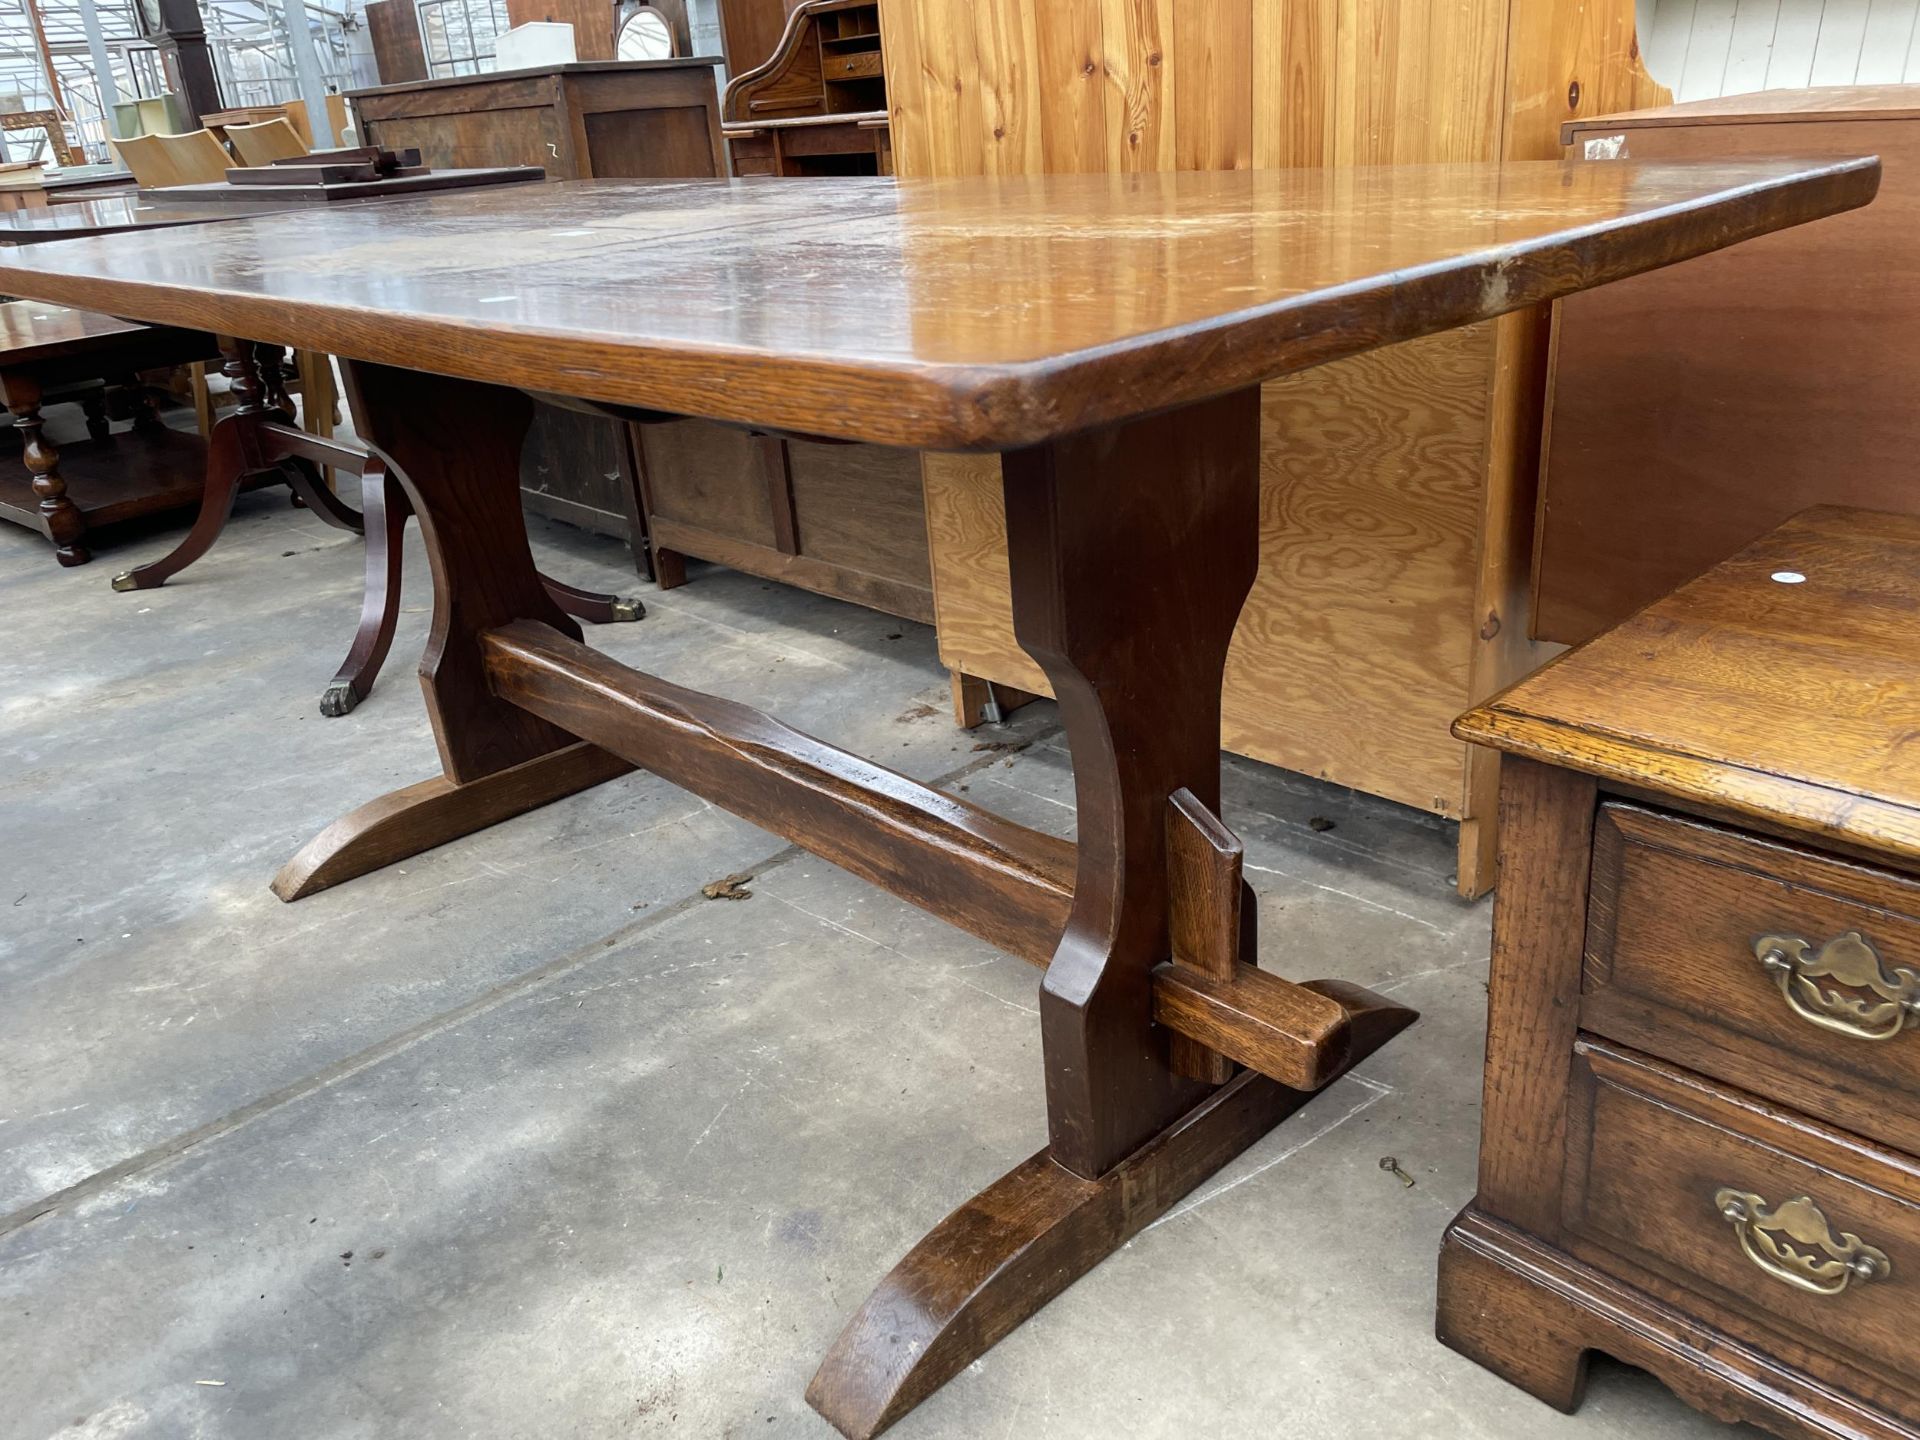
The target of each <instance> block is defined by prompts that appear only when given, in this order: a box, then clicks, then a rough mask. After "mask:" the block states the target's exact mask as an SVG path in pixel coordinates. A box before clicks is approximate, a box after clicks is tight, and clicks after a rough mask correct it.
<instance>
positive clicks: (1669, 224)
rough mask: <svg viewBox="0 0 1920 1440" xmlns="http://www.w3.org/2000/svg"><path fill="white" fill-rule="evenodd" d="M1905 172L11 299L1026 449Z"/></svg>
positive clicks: (400, 213) (297, 221) (745, 218)
mask: <svg viewBox="0 0 1920 1440" xmlns="http://www.w3.org/2000/svg"><path fill="white" fill-rule="evenodd" d="M1878 178H1879V176H1878V168H1877V165H1876V164H1875V163H1874V162H1871V161H1854V162H1829V163H1823V164H1819V165H1804V164H1799V163H1795V162H1785V161H1770V162H1753V163H1747V164H1740V165H1725V166H1711V167H1699V166H1695V167H1684V168H1675V167H1657V166H1642V165H1634V164H1623V165H1618V166H1592V167H1580V166H1573V167H1563V166H1561V165H1558V164H1554V163H1527V164H1517V165H1505V166H1491V165H1472V166H1422V167H1404V168H1402V167H1382V168H1377V169H1362V170H1354V171H1336V172H1318V171H1277V172H1246V171H1233V172H1225V173H1174V174H1154V175H1141V176H1135V177H1105V176H1042V177H1026V178H1020V179H1014V180H1007V181H1002V182H998V183H995V182H991V181H964V180H963V181H951V182H946V181H941V182H912V183H906V184H901V185H899V186H897V187H896V186H895V185H894V184H893V183H892V182H888V181H878V180H821V181H818V182H816V183H814V184H810V185H807V186H804V187H801V186H792V187H788V186H780V185H772V184H764V185H756V184H726V183H715V182H705V183H700V182H694V183H686V184H652V185H646V184H636V183H632V182H621V181H612V182H606V181H603V182H590V183H580V184H573V185H551V186H542V187H526V188H524V189H522V188H521V187H509V188H507V189H504V190H499V191H491V192H483V193H468V194H460V195H454V196H449V197H447V198H444V199H442V198H437V197H436V198H433V199H425V200H416V201H400V202H392V203H388V204H383V205H380V206H365V207H359V206H356V207H353V208H352V209H351V210H348V211H342V212H338V213H331V214H326V215H299V216H277V217H269V218H264V219H262V218H255V219H245V220H238V221H233V222H230V223H226V224H222V225H220V226H218V227H216V228H212V229H207V230H203V231H195V232H192V233H170V232H168V231H165V230H162V231H158V232H155V233H152V234H147V235H143V236H142V237H140V240H139V243H137V244H133V243H126V242H124V241H122V242H117V241H115V240H114V239H113V238H112V237H101V238H95V239H90V240H85V241H77V242H75V243H73V244H69V245H63V246H61V247H60V248H59V249H58V250H57V251H54V252H48V253H47V254H46V255H45V256H44V257H42V256H36V257H34V263H33V264H31V265H28V264H26V263H25V262H24V260H19V259H9V258H8V257H5V256H0V285H4V286H5V287H6V288H9V289H13V290H17V291H18V292H20V293H23V294H26V295H29V296H32V297H34V298H40V299H51V300H57V301H72V302H74V303H79V304H85V305H90V306H93V307H96V308H106V309H111V310H113V311H114V312H115V313H120V314H126V315H129V316H132V317H134V318H137V319H143V320H151V321H162V322H168V323H175V324H184V325H193V326H197V327H199V328H205V329H214V330H221V331H226V332H237V333H244V334H248V335H254V336H261V337H264V338H266V339H269V340H278V341H283V342H285V343H291V344H297V345H301V346H304V347H307V348H313V349H322V350H327V351H330V352H332V353H335V354H340V355H343V356H348V357H353V358H358V359H367V360H374V361H378V362H380V363H385V364H393V365H402V366H430V367H432V368H434V369H437V370H439V371H442V372H444V373H451V374H459V375H463V376H466V377H468V378H482V377H484V378H486V379H488V380H491V381H495V382H505V383H513V384H520V385H526V386H534V387H538V388H541V389H549V390H551V389H560V390H564V391H566V392H570V393H573V394H575V395H579V396H582V397H585V398H589V399H596V400H603V401H609V402H615V403H622V404H630V405H637V406H652V407H658V408H661V409H666V410H671V411H674V412H675V413H690V414H698V415H703V416H706V417H708V418H713V419H721V420H730V421H735V422H740V423H752V424H757V425H760V426H763V427H768V428H782V429H789V430H793V431H797V432H802V433H808V432H812V433H820V434H825V435H831V436H836V437H839V438H847V439H861V440H869V441H874V442H877V443H887V444H899V445H911V446H919V447H924V448H930V449H941V448H948V449H1011V448H1015V447H1018V446H1022V445H1026V444H1032V443H1035V442H1038V441H1040V440H1043V439H1046V438H1048V437H1050V436H1053V435H1057V434H1062V433H1070V432H1072V431H1074V430H1078V429H1083V428H1087V427H1090V426H1094V425H1098V424H1103V423H1110V422H1113V421H1115V420H1117V419H1120V418H1123V417H1125V416H1128V415H1131V414H1137V413H1139V412H1141V411H1142V410H1145V409H1149V408H1152V409H1160V408H1165V407H1167V406H1172V405H1179V404H1184V403H1188V402H1191V401H1194V400H1197V399H1201V398H1204V397H1206V396H1209V395H1214V394H1218V393H1221V392H1223V391H1225V390H1227V389H1230V388H1233V387H1234V386H1237V385H1242V384H1246V383H1249V382H1251V381H1254V380H1258V379H1260V378H1262V377H1264V376H1267V375H1271V374H1276V373H1281V372H1285V371H1289V370H1295V369H1301V368H1305V367H1307V366H1310V365H1315V364H1319V363H1322V362H1324V361H1326V360H1330V359H1334V358H1337V357H1339V356H1342V355H1348V354H1354V353H1358V352H1360V351H1363V350H1367V349H1371V348H1373V347H1374V346H1377V345H1381V344H1387V343H1391V342H1393V341H1397V340H1404V339H1408V338H1412V337H1413V336H1416V335H1421V334H1427V333H1431V332H1433V331H1435V330H1440V329H1445V328H1448V327H1451V326H1455V325H1461V324H1466V323H1469V322H1471V321H1474V320H1479V319H1484V318H1488V317H1490V316H1493V315H1497V314H1502V313H1505V312H1507V311H1509V310H1513V309H1517V308H1520V307H1522V306H1527V305H1533V304H1537V303H1539V302H1541V301H1543V300H1547V299H1551V298H1554V297H1556V296H1558V295H1561V294H1565V293H1569V292H1571V291H1573V290H1577V289H1582V288H1586V287H1587V286H1591V285H1595V284H1600V283H1604V282H1605V281H1607V280H1610V279H1616V278H1620V277H1623V276H1626V275H1630V274H1635V273H1638V272H1640V271H1643V270H1647V269H1651V268H1656V267H1658V266H1660V265H1665V264H1669V263H1672V262H1674V261H1677V260H1681V259H1685V258H1688V257H1690V256H1692V255H1695V254H1700V253H1704V252H1706V251H1709V250H1714V249H1718V248H1721V247H1723V246H1725V245H1727V244H1731V243H1734V242H1736V241H1738V240H1740V239H1742V238H1746V237H1749V236H1752V235H1758V234H1764V233H1767V232H1768V231H1771V230H1775V229H1779V228H1781V227H1783V226H1786V225H1791V224H1796V223H1801V222H1803V221H1806V220H1809V219H1814V218H1817V217H1819V216H1822V215H1826V214H1830V213H1834V212H1837V211H1840V210H1845V209H1849V208H1852V207H1854V206H1857V205H1861V204H1865V203H1866V202H1867V201H1869V200H1870V199H1871V198H1872V196H1873V193H1874V190H1875V188H1876V187H1877V185H1878ZM826 252H830V253H832V254H833V255H834V256H835V257H836V264H835V266H834V267H832V268H831V269H824V268H821V267H818V266H817V265H811V260H812V258H813V257H817V256H818V255H819V254H821V253H826ZM616 257H617V258H618V260H619V262H620V263H619V264H618V265H614V264H610V263H609V262H610V260H611V259H613V258H616ZM809 266H811V268H805V267H809ZM803 268H805V273H808V274H810V275H812V276H814V279H813V280H812V282H811V283H809V284H808V285H806V286H804V287H796V286H795V285H794V283H793V281H794V276H795V274H796V273H801V271H802V270H803ZM1114 275H1126V276H1128V277H1129V282H1130V283H1129V285H1128V287H1127V289H1126V290H1125V291H1124V292H1122V293H1121V295H1120V299H1121V302H1122V303H1120V304H1115V303H1114V302H1115V292H1114V289H1113V287H1112V284H1111V277H1112V276H1114Z"/></svg>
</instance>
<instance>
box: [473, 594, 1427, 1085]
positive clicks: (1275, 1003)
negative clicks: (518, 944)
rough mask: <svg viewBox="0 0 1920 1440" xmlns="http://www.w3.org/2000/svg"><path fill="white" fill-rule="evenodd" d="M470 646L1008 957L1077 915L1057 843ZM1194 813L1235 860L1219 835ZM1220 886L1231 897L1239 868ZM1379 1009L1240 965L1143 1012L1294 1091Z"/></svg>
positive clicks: (640, 753)
mask: <svg viewBox="0 0 1920 1440" xmlns="http://www.w3.org/2000/svg"><path fill="white" fill-rule="evenodd" d="M482 650H483V653H484V655H485V657H486V666H487V678H488V684H489V685H490V687H491V688H492V690H493V693H494V694H495V695H497V696H499V697H500V698H501V699H502V700H505V701H508V702H509V703H511V704H513V705H516V706H518V707H519V708H520V709H522V710H525V711H527V712H529V713H530V714H533V715H538V716H539V717H540V718H541V719H543V720H547V721H550V722H551V723H553V724H555V725H558V726H559V727H560V728H561V729H563V730H566V731H568V732H569V733H571V734H574V735H578V736H579V737H580V738H581V739H583V740H586V741H589V742H591V743H592V744H593V745H595V746H597V747H599V748H600V749H601V750H603V751H606V752H608V753H609V754H612V755H616V756H618V757H620V758H621V759H624V760H628V761H631V762H632V763H634V764H635V765H640V766H644V767H645V768H646V769H648V770H651V771H652V772H653V773H654V774H656V775H659V776H661V777H662V778H663V779H666V780H670V781H672V782H673V783H674V784H676V785H680V786H683V787H685V788H686V789H688V790H691V791H693V792H694V793H695V794H696V795H700V796H703V797H705V798H706V799H708V800H711V801H713V803H714V804H716V805H719V806H722V807H723V808H725V809H727V810H730V811H732V812H733V813H734V814H736V815H739V816H741V817H742V818H743V819H747V820H751V821H752V822H753V823H754V824H756V825H760V826H763V827H765V828H766V829H768V830H771V831H772V832H773V833H774V834H776V835H780V836H783V837H784V838H786V839H788V840H791V841H793V842H794V843H795V844H797V845H800V846H802V847H803V848H805V849H807V850H809V851H811V852H812V853H813V854H815V855H818V856H820V857H821V858H822V859H824V860H829V861H832V862H833V863H834V864H836V865H839V866H840V867H841V868H843V869H845V870H848V871H850V872H852V873H853V874H855V875H858V876H860V877H861V878H862V879H865V880H869V881H872V882H873V883H874V884H876V885H878V886H880V887H881V888H882V889H885V890H889V891H891V892H892V893H893V894H895V895H898V896H899V897H900V898H901V899H903V900H909V901H912V902H913V903H914V904H916V905H919V906H921V907H922V908H924V909H927V910H930V911H932V912H933V913H934V914H936V915H939V916H941V917H942V918H943V919H946V920H950V921H952V922H953V923H954V924H956V925H958V926H960V927H961V928H962V929H964V930H967V931H969V932H971V933H972V934H975V935H978V936H979V937H980V938H981V939H983V940H985V941H987V942H988V943H989V944H991V945H995V946H997V947H999V948H1000V949H1002V950H1005V951H1007V952H1008V953H1009V954H1013V955H1018V956H1019V957H1020V958H1022V959H1024V960H1028V961H1030V962H1032V963H1033V964H1036V965H1045V964H1047V963H1048V962H1049V961H1050V960H1051V959H1052V958H1053V951H1054V948H1055V946H1056V944H1057V942H1058V940H1059V937H1060V933H1061V931H1062V930H1063V929H1064V928H1065V926H1066V921H1067V911H1068V910H1069V908H1070V907H1071V905H1072V903H1073V870H1074V859H1075V856H1074V847H1073V845H1072V844H1071V843H1070V842H1068V841H1065V840H1060V839H1057V838H1055V837H1053V836H1051V835H1043V834H1041V833H1040V832H1039V831H1037V830H1029V829H1027V828H1026V827H1025V826H1023V825H1016V824H1014V823H1013V822H1012V821H1010V820H1005V819H1002V818H1001V817H1000V816H998V815H995V814H994V813H993V812H992V811H990V810H984V809H982V808H981V807H980V806H978V805H972V804H969V803H968V802H966V801H964V800H960V799H956V798H955V797H953V796H951V795H947V794H943V793H942V792H941V791H938V790H934V789H932V788H930V787H928V786H925V785H922V784H920V783H919V782H918V781H916V780H909V779H908V778H907V777H906V776H904V775H900V774H897V773H895V772H894V771H891V770H887V769H883V768H882V767H880V766H878V765H875V764H873V763H872V762H870V761H867V760H863V759H861V758H860V757H859V756H857V755H851V754H849V753H847V752H846V751H844V750H839V749H836V748H835V747H834V746H831V745H828V744H826V743H825V742H824V741H821V740H816V739H814V738H813V737H812V736H810V735H803V734H802V733H800V732H799V731H798V730H795V729H793V728H792V727H790V726H788V725H786V724H784V723H782V722H781V721H779V720H776V719H774V718H773V717H772V716H770V715H766V714H763V713H762V712H760V711H758V710H755V709H753V708H752V707H750V706H747V705H741V704H739V703H737V702H735V701H732V700H723V699H721V698H719V697H718V696H713V695H703V694H701V693H700V692H699V691H697V690H688V689H686V688H684V687H682V686H679V685H675V684H673V683H672V682H670V681H667V680H662V679H660V678H659V677H657V676H653V675H648V674H645V673H643V672H641V671H638V670H634V669H632V668H630V667H628V666H626V665H622V664H620V663H619V662H618V661H615V660H611V659H608V658H607V657H606V656H604V655H602V654H600V653H599V652H598V651H595V650H592V649H589V648H588V647H587V646H585V645H582V644H580V643H579V642H578V641H575V640H572V639H569V638H568V637H567V636H565V635H562V634H561V633H560V632H559V631H557V630H555V629H553V628H552V627H551V626H547V625H542V624H540V623H539V622H538V621H533V620H519V621H515V622H514V623H513V624H511V625H506V626H503V627H501V628H499V629H497V630H491V631H488V632H487V634H486V636H485V638H484V639H483V641H482ZM1183 796H1184V792H1183ZM1185 802H1186V804H1187V806H1188V808H1189V810H1191V809H1192V808H1194V807H1195V806H1196V805H1197V802H1194V801H1193V800H1192V797H1191V796H1185ZM1206 819H1207V820H1208V821H1209V822H1210V828H1212V829H1216V830H1218V831H1219V833H1220V834H1221V835H1223V836H1225V837H1226V840H1227V841H1228V842H1230V843H1231V845H1232V848H1233V853H1234V854H1235V855H1236V856H1237V853H1238V842H1237V841H1233V840H1232V837H1231V834H1230V832H1227V831H1226V830H1225V827H1223V826H1221V825H1220V824H1219V821H1218V820H1217V819H1214V818H1213V817H1211V816H1208V817H1206ZM1228 883H1229V886H1230V889H1229V893H1230V894H1232V895H1233V896H1234V898H1236V899H1237V898H1238V891H1239V872H1238V868H1237V866H1236V867H1234V868H1233V870H1232V874H1231V877H1230V881H1229V882H1228ZM1178 888H1186V887H1178ZM1189 893H1195V892H1194V891H1193V890H1189ZM1234 912H1235V915H1236V917H1237V914H1238V909H1237V906H1236V907H1234ZM1176 928H1179V927H1176ZM1231 928H1234V929H1237V922H1236V923H1235V924H1234V925H1233V926H1232V927H1231ZM1322 987H1329V988H1322ZM1375 1010H1395V1011H1396V1013H1397V1014H1404V1013H1405V1012H1399V1011H1397V1007H1390V1006H1386V1005H1385V1004H1384V1002H1381V1001H1380V1000H1379V999H1378V997H1376V996H1372V995H1368V994H1367V993H1366V992H1365V991H1361V990H1358V989H1354V988H1352V987H1347V988H1346V989H1344V990H1343V989H1340V988H1338V987H1334V986H1333V982H1327V981H1317V982H1315V983H1314V985H1313V986H1312V987H1309V986H1303V985H1296V984H1295V983H1293V982H1292V981H1290V980H1285V979H1282V978H1281V977H1280V976H1278V975H1274V974H1271V973H1269V972H1267V971H1263V970H1259V969H1256V968H1255V967H1254V966H1252V965H1249V964H1246V963H1243V962H1242V963H1235V964H1233V965H1232V966H1231V968H1230V969H1228V970H1227V971H1226V973H1224V974H1223V975H1218V976H1215V975H1209V974H1208V973H1207V972H1205V971H1202V970H1199V969H1196V968H1194V967H1193V966H1191V965H1188V964H1180V963H1168V964H1165V965H1162V966H1160V967H1159V969H1158V970H1156V971H1155V972H1154V1014H1155V1018H1156V1019H1158V1020H1159V1021H1160V1022H1161V1023H1162V1024H1164V1025H1166V1026H1167V1027H1168V1028H1169V1029H1171V1030H1173V1031H1174V1032H1175V1033H1176V1034H1178V1035H1181V1036H1184V1037H1187V1038H1188V1039H1190V1040H1192V1041H1194V1042H1197V1043H1199V1044H1201V1045H1204V1046H1206V1047H1207V1048H1208V1049H1210V1050H1213V1051H1216V1052H1218V1053H1219V1054H1220V1055H1222V1056H1224V1057H1226V1058H1227V1059H1229V1060H1234V1061H1238V1062H1239V1063H1240V1064H1243V1065H1246V1066H1247V1067H1249V1068H1250V1069H1254V1070H1258V1071H1259V1072H1260V1073H1262V1074H1264V1075H1267V1076H1269V1077H1271V1078H1272V1079H1274V1080H1277V1081H1279V1082H1280V1083H1281V1084H1283V1085H1287V1086H1290V1087H1292V1088H1294V1089H1298V1090H1309V1091H1310V1090H1317V1089H1319V1088H1320V1087H1321V1086H1323V1085H1325V1084H1326V1083H1327V1082H1328V1081H1329V1080H1331V1079H1332V1078H1333V1077H1334V1076H1335V1075H1338V1074H1339V1073H1340V1072H1341V1071H1342V1070H1343V1069H1345V1068H1346V1066H1347V1065H1348V1064H1349V1063H1350V1060H1351V1055H1352V1050H1353V1045H1354V1040H1353V1036H1352V1030H1353V1027H1354V1025H1355V1023H1356V1019H1358V1018H1360V1017H1363V1016H1366V1015H1368V1014H1371V1013H1372V1012H1373V1011H1375ZM1399 1023H1405V1022H1404V1020H1402V1021H1400V1022H1399Z"/></svg>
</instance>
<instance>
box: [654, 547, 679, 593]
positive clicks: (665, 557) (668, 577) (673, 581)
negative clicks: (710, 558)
mask: <svg viewBox="0 0 1920 1440" xmlns="http://www.w3.org/2000/svg"><path fill="white" fill-rule="evenodd" d="M649 544H650V545H651V542H649ZM651 548H652V550H653V583H654V584H656V585H658V586H659V587H660V588H661V589H662V590H677V589H679V587H680V586H682V585H684V584H686V583H687V557H686V556H684V555H682V554H681V553H680V552H679V551H678V550H669V549H667V548H666V547H665V546H661V545H651Z"/></svg>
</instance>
